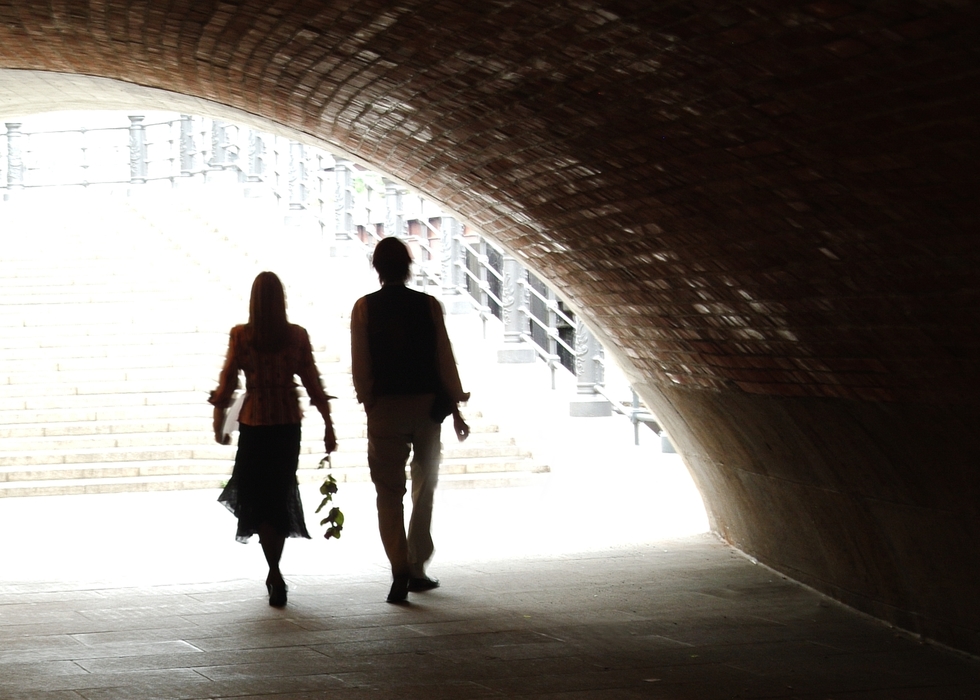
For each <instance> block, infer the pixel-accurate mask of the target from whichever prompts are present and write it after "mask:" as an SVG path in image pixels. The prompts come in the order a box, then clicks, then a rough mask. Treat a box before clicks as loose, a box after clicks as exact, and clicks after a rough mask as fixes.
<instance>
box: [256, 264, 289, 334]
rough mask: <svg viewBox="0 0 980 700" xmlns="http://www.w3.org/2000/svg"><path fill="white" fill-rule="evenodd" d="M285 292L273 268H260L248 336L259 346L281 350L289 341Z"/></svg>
mask: <svg viewBox="0 0 980 700" xmlns="http://www.w3.org/2000/svg"><path fill="white" fill-rule="evenodd" d="M288 327H289V321H288V320H287V319H286V292H285V290H283V288H282V282H281V281H280V280H279V277H278V276H277V275H276V274H275V273H274V272H260V273H259V274H258V275H257V276H256V277H255V281H254V282H252V296H251V298H250V299H249V302H248V326H247V328H248V331H247V335H248V339H249V341H250V342H251V344H252V346H253V347H254V348H255V349H256V350H263V351H270V350H279V349H280V348H282V347H283V346H284V345H285V344H286V339H287V329H288Z"/></svg>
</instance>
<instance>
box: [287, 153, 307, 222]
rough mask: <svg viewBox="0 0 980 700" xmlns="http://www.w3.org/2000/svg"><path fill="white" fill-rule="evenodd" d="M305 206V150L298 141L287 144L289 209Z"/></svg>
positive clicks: (294, 209)
mask: <svg viewBox="0 0 980 700" xmlns="http://www.w3.org/2000/svg"><path fill="white" fill-rule="evenodd" d="M305 205H306V149H304V148H303V144H301V143H300V142H299V141H290V142H289V208H290V209H291V210H293V211H296V210H299V209H303V208H304V207H305Z"/></svg>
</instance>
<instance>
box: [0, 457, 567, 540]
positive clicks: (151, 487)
mask: <svg viewBox="0 0 980 700" xmlns="http://www.w3.org/2000/svg"><path fill="white" fill-rule="evenodd" d="M327 473H331V474H333V476H334V478H335V479H336V480H337V481H338V482H339V483H354V482H366V481H370V475H369V474H368V471H367V469H366V468H365V469H360V470H337V469H334V470H331V471H329V472H326V471H323V470H318V469H309V470H305V471H301V473H300V475H299V479H298V480H299V482H300V483H304V484H306V483H320V482H322V481H323V479H324V478H325V475H326V474H327ZM547 477H548V474H547V473H531V472H512V473H508V474H501V475H492V476H490V475H473V474H440V475H439V488H440V489H451V488H505V487H513V486H530V485H533V484H535V483H538V481H539V480H541V479H543V478H547ZM227 481H228V475H227V474H186V475H159V476H133V477H120V478H107V479H65V480H62V481H22V482H0V498H12V497H26V496H71V495H80V494H96V493H143V492H150V491H180V490H187V489H213V490H214V492H215V498H216V499H217V497H218V493H220V491H221V489H222V488H223V487H224V485H225V483H227ZM308 507H309V508H310V511H309V512H308V513H307V516H308V519H309V522H308V523H307V525H308V526H311V525H312V524H313V523H314V522H316V520H314V518H315V517H316V516H315V515H314V514H313V506H312V504H310V505H309V506H308Z"/></svg>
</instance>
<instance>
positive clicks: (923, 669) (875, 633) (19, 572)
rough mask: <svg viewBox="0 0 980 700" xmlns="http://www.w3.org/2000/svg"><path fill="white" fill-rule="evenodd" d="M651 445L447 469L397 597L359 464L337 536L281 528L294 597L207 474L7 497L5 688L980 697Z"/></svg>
mask: <svg viewBox="0 0 980 700" xmlns="http://www.w3.org/2000/svg"><path fill="white" fill-rule="evenodd" d="M586 461H588V460H586ZM641 462H642V463H634V464H631V463H629V460H625V461H620V462H618V463H616V464H610V465H608V468H607V469H606V472H605V476H604V478H602V479H599V480H595V479H589V478H588V473H583V472H576V471H575V470H574V469H572V470H568V471H563V470H558V471H556V472H555V473H553V474H552V475H550V476H546V477H544V478H542V479H541V480H540V482H539V483H537V484H535V485H533V486H530V487H525V488H520V489H483V490H444V491H440V492H439V493H438V502H437V522H436V539H437V546H438V552H437V555H436V558H435V560H434V561H433V564H432V567H431V573H432V574H433V575H436V576H438V577H440V578H441V579H442V582H443V586H442V587H441V588H439V589H438V590H435V591H432V592H429V593H426V594H417V595H415V594H413V595H412V596H411V604H410V605H408V606H404V607H402V606H392V605H388V604H386V603H385V602H384V596H385V594H386V592H387V586H388V575H387V572H386V570H385V567H384V560H383V554H382V552H381V548H380V542H379V541H378V539H377V535H376V532H375V527H374V520H373V510H372V507H373V504H372V495H371V489H370V486H369V485H367V484H348V485H344V486H343V487H342V489H341V492H340V494H339V503H340V505H342V506H343V507H344V509H345V510H346V511H347V515H348V523H349V526H348V530H347V532H345V536H344V538H343V539H342V540H340V541H331V542H325V541H323V540H322V539H319V538H317V539H314V540H311V541H298V540H291V541H289V542H288V543H287V548H286V554H285V557H284V570H285V572H286V577H287V580H288V582H289V585H290V599H289V606H288V607H287V608H286V609H285V610H276V609H272V608H270V607H269V606H268V605H267V603H266V597H265V592H264V587H263V584H262V581H263V578H264V571H263V567H262V562H261V552H260V549H259V547H258V545H257V544H256V543H254V542H253V543H250V544H248V545H240V544H238V543H235V542H234V541H233V539H232V533H233V520H232V518H231V516H230V515H229V514H228V513H227V512H225V511H224V509H223V508H222V507H221V506H220V505H218V504H217V503H215V502H214V497H215V495H216V494H214V493H211V492H204V491H191V492H176V493H158V494H141V495H140V494H136V495H103V496H73V497H59V498H36V499H4V500H2V501H0V531H2V532H4V533H5V534H4V537H3V540H2V541H3V545H2V548H3V575H2V582H0V697H2V698H3V699H4V700H19V699H21V698H30V699H31V700H48V699H51V700H53V699H55V698H57V699H58V700H68V699H72V700H80V699H81V698H85V699H86V700H108V699H110V698H111V699H120V700H122V699H126V700H132V699H136V698H140V699H150V698H167V699H168V700H169V699H173V698H219V697H222V698H224V697H235V698H276V699H277V700H286V699H297V700H299V699H302V700H307V699H310V700H312V699H313V698H332V699H338V700H343V699H347V698H357V699H361V698H420V699H425V700H433V699H439V698H454V699H455V698H484V697H486V698H493V697H524V698H535V699H537V700H543V699H545V698H548V699H558V698H561V699H569V700H571V699H576V700H586V699H589V698H610V699H630V698H665V699H666V698H670V699H683V700H687V699H695V698H697V699H699V700H714V699H716V698H799V699H804V698H805V699H807V700H830V699H833V700H844V699H847V700H870V699H872V698H873V699H875V700H877V699H879V698H882V699H883V698H894V699H901V700H912V699H926V698H929V699H930V700H931V699H939V698H943V699H945V698H970V699H971V700H975V698H977V697H980V664H978V662H976V661H975V660H971V659H967V658H964V657H961V656H959V655H957V654H954V653H951V652H949V651H946V650H943V649H940V648H936V647H933V646H930V645H928V644H922V643H920V642H918V641H916V640H915V639H913V638H911V637H910V636H908V635H906V634H904V633H901V632H898V631H895V630H893V629H890V628H889V627H887V626H885V625H883V624H881V623H879V622H876V621H874V620H870V619H868V618H866V617H864V616H861V615H858V614H855V613H853V612H851V611H849V610H847V609H845V608H843V607H841V606H839V605H837V604H835V603H833V602H831V601H828V600H827V599H825V598H823V597H822V596H819V595H817V594H815V593H813V592H811V591H809V590H807V589H805V588H803V587H801V586H799V585H796V584H795V583H793V582H791V581H788V580H786V579H784V578H783V577H781V576H779V575H777V574H774V573H773V572H771V571H770V570H768V569H766V568H765V567H762V566H759V565H756V564H753V563H752V562H751V561H749V560H747V559H746V558H745V557H743V556H742V555H740V554H739V553H737V552H736V551H734V550H732V549H731V548H729V547H727V546H725V545H723V544H721V543H720V542H718V541H717V540H716V539H715V538H714V537H713V536H712V535H710V534H708V533H705V532H703V531H699V530H703V513H702V514H701V515H699V514H698V513H697V509H696V508H695V509H694V512H693V513H692V512H690V510H691V509H690V508H687V510H686V511H685V508H679V509H678V510H676V511H671V508H673V507H675V506H679V505H680V504H683V502H684V501H685V499H689V498H691V495H692V494H691V492H690V490H689V485H688V486H685V485H684V473H683V467H682V466H681V465H680V462H679V460H677V458H676V456H673V455H662V456H659V457H657V458H655V459H653V460H652V463H651V461H650V460H646V459H644V460H641ZM685 489H687V490H685ZM694 496H695V497H696V494H694ZM304 500H305V503H306V505H307V508H308V509H309V510H310V511H312V508H313V507H314V506H315V502H316V494H315V493H314V492H313V491H312V489H309V488H307V489H306V490H305V493H304ZM641 504H646V506H647V508H646V510H644V511H642V512H643V514H644V515H645V517H642V518H639V519H632V516H630V515H628V512H629V511H634V510H637V509H638V508H639V507H640V505H641ZM688 505H690V504H688ZM685 512H687V515H684V513H685ZM685 518H686V520H685ZM308 521H309V522H310V523H311V525H312V524H313V523H314V522H315V521H314V516H313V515H312V512H309V513H308Z"/></svg>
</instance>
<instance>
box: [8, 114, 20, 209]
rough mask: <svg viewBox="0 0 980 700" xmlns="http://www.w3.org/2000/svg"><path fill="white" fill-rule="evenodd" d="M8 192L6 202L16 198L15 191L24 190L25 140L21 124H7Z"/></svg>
mask: <svg viewBox="0 0 980 700" xmlns="http://www.w3.org/2000/svg"><path fill="white" fill-rule="evenodd" d="M6 126H7V191H6V192H5V193H4V195H3V198H4V200H9V199H10V198H11V197H14V196H16V195H14V191H15V190H22V189H24V153H23V148H22V146H23V138H24V134H23V133H21V130H20V127H21V124H20V123H19V122H7V125H6Z"/></svg>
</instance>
